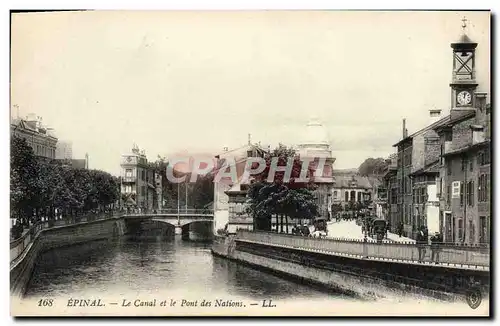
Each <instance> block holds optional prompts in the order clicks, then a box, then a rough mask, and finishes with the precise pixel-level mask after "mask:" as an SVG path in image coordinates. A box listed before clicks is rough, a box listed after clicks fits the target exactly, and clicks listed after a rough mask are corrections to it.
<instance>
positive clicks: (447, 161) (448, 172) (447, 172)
mask: <svg viewBox="0 0 500 326" xmlns="http://www.w3.org/2000/svg"><path fill="white" fill-rule="evenodd" d="M451 168H452V165H451V160H450V159H448V160H446V174H447V175H451Z"/></svg>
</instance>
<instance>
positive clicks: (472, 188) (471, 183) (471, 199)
mask: <svg viewBox="0 0 500 326" xmlns="http://www.w3.org/2000/svg"><path fill="white" fill-rule="evenodd" d="M470 205H471V206H474V181H471V182H470Z"/></svg>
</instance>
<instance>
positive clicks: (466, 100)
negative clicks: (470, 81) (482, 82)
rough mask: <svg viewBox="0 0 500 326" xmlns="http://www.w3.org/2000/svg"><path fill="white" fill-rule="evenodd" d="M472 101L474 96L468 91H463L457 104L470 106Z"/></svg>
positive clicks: (458, 96) (459, 94)
mask: <svg viewBox="0 0 500 326" xmlns="http://www.w3.org/2000/svg"><path fill="white" fill-rule="evenodd" d="M471 100H472V96H471V95H470V92H467V91H461V92H460V93H458V95H457V102H458V104H460V105H467V104H470V102H471Z"/></svg>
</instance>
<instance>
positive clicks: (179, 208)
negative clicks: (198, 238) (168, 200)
mask: <svg viewBox="0 0 500 326" xmlns="http://www.w3.org/2000/svg"><path fill="white" fill-rule="evenodd" d="M179 191H180V183H177V225H181V206H180V205H181V204H180V199H181V198H180V193H179Z"/></svg>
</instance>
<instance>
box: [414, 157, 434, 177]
mask: <svg viewBox="0 0 500 326" xmlns="http://www.w3.org/2000/svg"><path fill="white" fill-rule="evenodd" d="M439 168H440V164H439V160H437V161H434V162H433V163H430V164H427V165H426V166H424V167H423V168H421V169H418V170H416V171H414V172H412V173H410V175H412V176H416V175H423V174H438V173H439Z"/></svg>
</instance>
